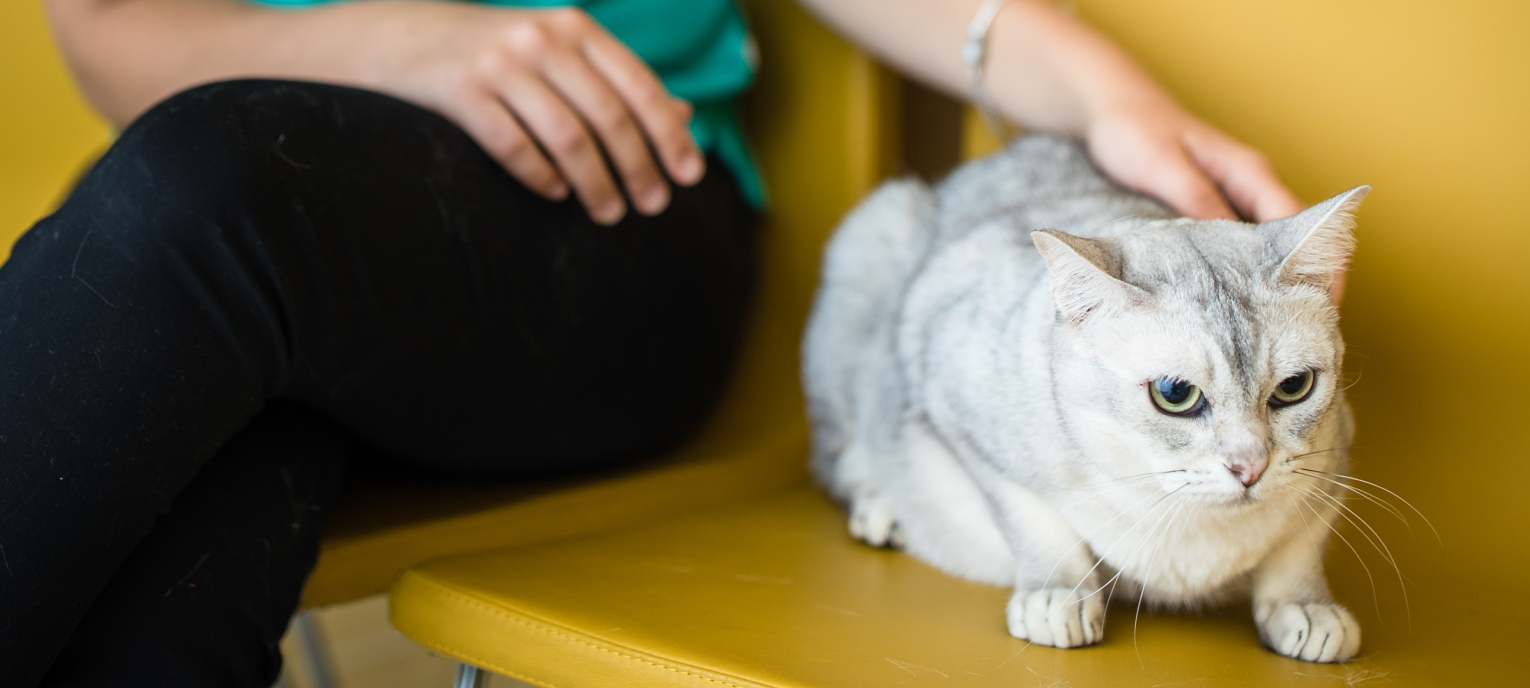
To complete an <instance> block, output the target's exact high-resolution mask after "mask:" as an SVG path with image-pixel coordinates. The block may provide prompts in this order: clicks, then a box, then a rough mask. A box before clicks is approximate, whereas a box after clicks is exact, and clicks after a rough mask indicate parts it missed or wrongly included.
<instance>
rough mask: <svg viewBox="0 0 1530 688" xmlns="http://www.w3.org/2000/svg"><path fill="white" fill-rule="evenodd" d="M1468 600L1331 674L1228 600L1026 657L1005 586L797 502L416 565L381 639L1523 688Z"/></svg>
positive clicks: (762, 665)
mask: <svg viewBox="0 0 1530 688" xmlns="http://www.w3.org/2000/svg"><path fill="white" fill-rule="evenodd" d="M1482 592H1483V591H1481V590H1466V589H1461V588H1447V589H1440V588H1433V587H1431V588H1430V589H1428V590H1427V591H1426V594H1427V597H1428V598H1427V600H1420V599H1415V600H1414V605H1413V615H1412V630H1411V632H1410V630H1409V625H1408V623H1406V622H1405V620H1404V619H1402V618H1395V619H1392V620H1390V621H1389V622H1388V623H1378V622H1376V620H1375V619H1374V618H1371V619H1367V618H1364V617H1363V616H1362V620H1361V623H1362V625H1363V626H1364V627H1365V647H1364V649H1363V651H1362V655H1361V658H1360V659H1359V660H1356V661H1355V662H1352V663H1350V664H1348V665H1342V666H1340V665H1316V664H1308V663H1305V662H1298V661H1295V660H1290V659H1286V658H1283V657H1280V656H1278V655H1276V654H1274V653H1272V652H1270V651H1268V650H1265V649H1264V648H1263V647H1261V646H1260V644H1259V637H1258V634H1257V632H1256V630H1255V627H1254V623H1253V620H1252V618H1251V616H1250V614H1249V612H1248V611H1247V607H1246V606H1245V605H1243V604H1237V605H1233V606H1232V607H1230V608H1228V609H1226V610H1220V611H1217V612H1213V613H1209V614H1206V615H1204V616H1201V617H1199V618H1197V617H1196V616H1191V615H1179V614H1174V613H1170V612H1161V611H1152V610H1147V609H1144V610H1143V611H1142V613H1141V616H1140V619H1139V618H1138V616H1137V614H1136V609H1135V600H1121V599H1117V600H1115V601H1114V602H1115V604H1114V606H1113V608H1112V609H1111V612H1110V616H1109V617H1108V621H1107V626H1106V640H1105V642H1104V643H1103V644H1101V645H1098V646H1095V647H1091V648H1085V649H1078V650H1056V649H1052V648H1047V647H1041V646H1028V643H1026V642H1024V641H1021V640H1016V639H1014V638H1012V637H1010V636H1009V634H1008V633H1007V632H1006V630H1005V625H1004V604H1005V601H1006V600H1007V598H1008V593H1009V591H1008V590H1006V589H1002V588H995V587H991V586H987V585H981V584H977V583H970V582H967V581H963V580H959V579H956V578H953V577H950V576H947V575H945V574H943V573H941V572H939V571H937V570H935V569H933V568H931V567H929V566H926V565H925V564H923V563H921V562H919V561H917V560H915V559H913V558H912V557H909V556H906V555H903V554H901V553H897V552H891V551H886V550H876V549H872V548H869V547H866V546H863V545H861V544H859V543H856V542H854V541H852V540H851V539H850V537H849V536H848V535H847V534H846V530H845V517H844V515H843V514H842V513H841V512H840V511H839V510H838V509H836V508H835V507H834V505H833V504H831V503H829V502H828V501H827V499H825V498H824V497H822V496H820V494H819V493H817V492H816V491H814V490H810V489H796V490H792V491H789V492H786V493H784V494H781V495H779V496H774V497H770V498H765V499H762V500H760V501H758V502H756V503H754V504H750V505H746V506H743V507H738V508H733V509H728V510H718V511H714V512H711V513H704V514H697V515H693V516H688V517H685V518H683V519H678V520H673V521H669V522H665V523H661V524H657V525H653V526H650V527H645V528H640V529H634V530H629V531H626V532H619V533H607V534H604V535H601V536H597V537H592V538H589V539H585V540H579V541H573V542H565V543H560V544H555V545H548V546H542V547H537V548H529V549H523V550H508V549H507V550H500V551H494V552H486V553H480V554H475V555H465V556H456V557H450V558H446V559H441V560H437V561H433V562H429V563H427V564H424V565H421V566H418V567H416V568H413V569H411V570H409V571H407V572H406V573H405V574H404V575H403V576H402V577H401V578H400V579H399V581H398V582H397V584H396V585H395V586H394V588H393V596H392V602H391V604H392V621H393V624H394V626H395V627H397V628H398V629H399V630H400V631H403V633H404V634H405V635H407V636H409V637H410V638H413V639H414V640H416V641H418V642H420V643H421V644H424V645H426V646H427V647H430V648H432V649H434V650H435V651H436V652H438V653H441V654H444V655H448V656H451V657H455V658H457V659H459V660H461V661H463V662H466V663H470V664H473V665H476V666H479V667H482V668H485V669H489V670H491V671H495V672H498V673H501V674H505V675H508V676H512V677H515V678H518V679H520V680H523V681H527V682H530V683H534V684H537V685H541V686H550V687H555V688H571V687H574V686H643V687H645V688H646V687H650V686H651V687H655V688H656V687H659V686H694V687H705V688H715V687H716V686H719V685H722V686H773V687H780V688H787V687H807V686H891V685H897V684H900V683H904V684H908V685H917V684H919V683H927V682H936V683H940V684H941V685H969V686H997V685H1005V686H1016V685H1019V686H1036V685H1057V686H1063V685H1073V686H1128V685H1130V686H1144V687H1146V686H1169V685H1176V684H1183V685H1187V686H1195V685H1203V686H1237V685H1258V686H1282V685H1291V686H1325V685H1345V684H1344V683H1343V682H1344V681H1350V682H1352V683H1368V682H1370V681H1375V682H1376V684H1377V685H1413V686H1418V685H1431V686H1506V685H1524V684H1523V683H1518V682H1519V681H1523V680H1525V679H1526V677H1527V676H1530V672H1527V668H1530V663H1527V661H1526V659H1525V657H1524V653H1523V650H1522V649H1521V647H1520V643H1521V639H1522V638H1523V637H1524V633H1523V631H1522V630H1519V627H1520V626H1521V625H1522V622H1523V619H1524V615H1523V613H1520V614H1517V615H1505V614H1502V613H1483V612H1484V611H1485V609H1484V604H1483V600H1482V599H1481V597H1480V595H1481V594H1482ZM1502 592H1503V593H1505V595H1504V596H1503V598H1502V599H1504V600H1510V599H1514V598H1513V597H1512V596H1511V595H1509V594H1508V593H1509V592H1510V591H1502ZM1507 604H1511V605H1512V606H1514V607H1515V608H1517V609H1518V610H1520V612H1523V611H1524V610H1525V609H1526V604H1525V603H1524V602H1522V601H1515V602H1512V603H1507ZM1516 617H1517V618H1516ZM1382 679H1386V680H1382Z"/></svg>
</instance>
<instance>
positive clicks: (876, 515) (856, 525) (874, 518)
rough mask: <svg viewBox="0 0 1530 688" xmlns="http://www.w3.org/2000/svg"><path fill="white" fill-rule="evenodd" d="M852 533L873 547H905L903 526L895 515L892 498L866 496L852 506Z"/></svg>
mask: <svg viewBox="0 0 1530 688" xmlns="http://www.w3.org/2000/svg"><path fill="white" fill-rule="evenodd" d="M850 535H851V536H853V537H855V539H857V540H860V541H861V542H864V543H866V544H868V545H871V546H872V547H897V548H902V547H903V527H902V526H900V525H898V521H897V519H896V518H894V517H893V506H892V500H890V499H887V498H886V497H881V496H875V495H873V496H866V497H862V498H860V499H857V500H855V504H853V505H852V506H851V507H850Z"/></svg>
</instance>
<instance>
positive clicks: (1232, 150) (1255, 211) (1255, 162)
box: [1184, 130, 1303, 222]
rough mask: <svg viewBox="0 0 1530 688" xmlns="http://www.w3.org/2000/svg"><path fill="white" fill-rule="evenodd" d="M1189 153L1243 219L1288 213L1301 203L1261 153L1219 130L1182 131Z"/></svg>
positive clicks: (1260, 219)
mask: <svg viewBox="0 0 1530 688" xmlns="http://www.w3.org/2000/svg"><path fill="white" fill-rule="evenodd" d="M1184 142H1185V149H1186V150H1187V151H1189V153H1190V157H1191V158H1192V159H1193V160H1194V161H1195V163H1196V165H1198V166H1199V167H1200V168H1201V169H1202V170H1205V172H1206V174H1208V175H1209V176H1210V177H1211V178H1212V180H1214V181H1215V182H1216V183H1217V184H1218V185H1219V186H1221V188H1222V192H1223V194H1224V195H1225V196H1226V197H1227V199H1228V200H1230V201H1232V204H1233V207H1234V208H1236V209H1237V211H1238V213H1239V214H1240V215H1242V216H1243V218H1244V219H1247V220H1251V221H1254V222H1265V221H1267V220H1275V219H1279V218H1282V217H1290V216H1291V215H1295V214H1296V213H1299V212H1301V211H1302V209H1303V206H1302V204H1301V202H1300V201H1298V200H1297V199H1296V196H1295V195H1293V194H1292V193H1291V192H1290V191H1289V190H1288V189H1286V187H1285V185H1284V184H1282V183H1281V182H1280V177H1279V176H1277V175H1276V174H1275V168H1274V167H1273V166H1272V165H1270V162H1269V160H1268V159H1267V158H1265V157H1264V154H1262V153H1260V152H1259V151H1257V150H1254V149H1252V148H1249V147H1248V146H1245V145H1243V144H1241V143H1238V142H1237V141H1235V140H1233V139H1231V138H1228V137H1226V136H1224V135H1221V134H1220V133H1219V132H1201V131H1195V130H1191V131H1188V132H1186V133H1185V137H1184Z"/></svg>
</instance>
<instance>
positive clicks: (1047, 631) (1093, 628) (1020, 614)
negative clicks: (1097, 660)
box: [1008, 588, 1105, 647]
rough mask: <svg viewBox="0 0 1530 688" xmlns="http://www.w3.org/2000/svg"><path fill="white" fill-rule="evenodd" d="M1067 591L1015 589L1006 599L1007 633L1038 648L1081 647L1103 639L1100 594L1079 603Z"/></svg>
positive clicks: (1066, 589) (1060, 589)
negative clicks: (1012, 594)
mask: <svg viewBox="0 0 1530 688" xmlns="http://www.w3.org/2000/svg"><path fill="white" fill-rule="evenodd" d="M1080 597H1081V595H1080V593H1079V592H1078V591H1075V590H1072V589H1069V588H1042V589H1040V590H1016V591H1015V595H1014V596H1013V597H1011V598H1009V609H1008V612H1009V634H1010V635H1012V636H1015V637H1016V638H1019V639H1021V640H1029V641H1031V642H1033V643H1035V644H1037V645H1049V646H1051V647H1083V646H1085V645H1093V644H1095V643H1098V642H1100V640H1101V639H1103V638H1104V637H1105V604H1104V603H1103V602H1101V601H1100V596H1099V595H1089V596H1088V597H1086V598H1084V599H1083V600H1082V601H1080V599H1079V598H1080Z"/></svg>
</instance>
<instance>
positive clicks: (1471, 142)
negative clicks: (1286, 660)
mask: <svg viewBox="0 0 1530 688" xmlns="http://www.w3.org/2000/svg"><path fill="white" fill-rule="evenodd" d="M1077 4H1078V5H1079V12H1080V14H1081V16H1083V17H1084V18H1086V19H1087V20H1089V21H1090V22H1091V23H1093V24H1094V25H1096V26H1098V27H1100V28H1102V29H1103V30H1104V31H1105V32H1106V33H1108V34H1110V35H1112V36H1114V37H1116V38H1117V39H1118V40H1119V41H1120V42H1121V43H1123V44H1125V45H1126V46H1127V47H1128V48H1129V49H1130V50H1131V51H1132V52H1133V53H1134V54H1136V55H1138V56H1139V57H1140V58H1141V59H1142V60H1143V62H1145V63H1146V64H1147V66H1148V67H1149V68H1150V69H1151V70H1152V71H1153V72H1154V73H1155V74H1156V75H1158V76H1159V77H1160V78H1161V79H1162V80H1163V82H1165V83H1166V84H1167V85H1168V86H1169V87H1170V88H1171V89H1172V90H1173V91H1175V92H1176V93H1178V94H1179V95H1180V96H1182V98H1183V99H1184V101H1185V102H1186V103H1187V104H1188V105H1189V106H1190V107H1191V108H1193V109H1194V110H1196V111H1197V112H1199V113H1201V114H1202V115H1204V116H1205V117H1207V118H1209V119H1210V120H1211V121H1212V122H1214V123H1216V124H1217V125H1219V126H1221V127H1223V128H1225V129H1226V130H1228V131H1229V132H1231V133H1233V134H1234V135H1236V136H1238V137H1240V138H1242V139H1243V140H1245V141H1248V142H1250V143H1252V144H1255V145H1257V146H1258V147H1260V148H1262V149H1263V150H1264V151H1266V152H1267V153H1268V154H1269V155H1270V157H1271V158H1272V159H1273V160H1274V162H1275V165H1276V166H1277V168H1278V169H1279V170H1280V172H1281V174H1282V175H1284V177H1285V179H1286V180H1287V181H1288V182H1289V183H1290V184H1291V186H1292V187H1293V188H1294V189H1295V190H1296V192H1297V193H1298V195H1300V196H1302V197H1303V198H1305V199H1306V200H1308V201H1316V200H1320V199H1322V198H1324V197H1326V196H1328V195H1330V194H1332V193H1335V192H1337V191H1340V190H1343V189H1346V188H1349V187H1352V186H1355V185H1357V184H1371V185H1374V186H1375V191H1374V192H1373V193H1372V194H1371V195H1370V196H1369V197H1367V198H1366V200H1365V204H1364V207H1363V208H1362V210H1361V213H1360V226H1359V239H1360V248H1359V253H1358V256H1357V259H1356V261H1355V265H1354V271H1353V273H1352V276H1351V282H1350V285H1351V286H1350V291H1349V297H1348V300H1347V302H1346V303H1345V305H1344V331H1345V335H1346V338H1347V341H1348V344H1349V351H1350V355H1349V357H1348V361H1347V363H1346V365H1347V366H1348V370H1347V373H1348V376H1349V377H1350V378H1351V379H1352V380H1357V382H1356V383H1355V385H1354V387H1353V388H1352V389H1351V390H1350V393H1351V394H1352V395H1353V396H1352V399H1353V402H1354V404H1355V406H1356V411H1357V414H1358V420H1359V437H1358V440H1357V443H1356V450H1355V453H1354V455H1355V458H1356V466H1355V469H1354V470H1355V472H1357V473H1358V474H1360V475H1361V476H1363V477H1365V478H1366V479H1369V480H1373V481H1375V482H1378V483H1381V484H1383V485H1386V486H1388V487H1390V488H1392V489H1393V490H1395V491H1397V492H1398V493H1400V494H1401V495H1402V496H1404V497H1406V498H1408V499H1409V500H1410V501H1412V502H1413V503H1414V504H1415V505H1417V506H1418V507H1419V508H1420V509H1422V510H1423V511H1424V513H1425V514H1427V515H1428V516H1429V517H1430V518H1431V519H1432V520H1433V521H1434V523H1435V524H1436V525H1437V526H1438V527H1439V530H1440V533H1441V535H1442V536H1443V538H1444V541H1445V544H1444V549H1443V551H1442V550H1441V549H1440V548H1439V547H1438V546H1437V545H1435V544H1434V542H1433V539H1432V537H1431V536H1430V535H1429V533H1428V530H1427V529H1423V531H1422V532H1421V533H1420V535H1419V537H1418V539H1417V541H1416V542H1414V541H1410V540H1409V539H1408V537H1407V535H1406V533H1405V532H1404V531H1403V530H1402V529H1401V528H1399V527H1385V526H1384V525H1383V524H1382V523H1381V519H1383V518H1385V515H1384V514H1383V513H1382V512H1380V511H1379V510H1377V509H1363V510H1362V513H1363V514H1365V515H1366V517H1367V518H1368V519H1369V520H1371V521H1372V522H1374V523H1376V524H1377V526H1378V527H1380V528H1381V532H1382V534H1383V535H1385V536H1387V540H1388V541H1389V542H1390V543H1391V544H1392V546H1393V551H1394V552H1395V553H1396V554H1397V557H1398V560H1399V563H1400V564H1401V566H1402V568H1403V571H1404V573H1406V574H1408V575H1409V576H1410V578H1411V579H1412V582H1413V584H1414V585H1413V587H1412V588H1411V590H1410V591H1411V592H1413V593H1414V594H1415V595H1417V594H1419V593H1420V592H1422V593H1423V594H1424V595H1425V596H1427V594H1428V590H1429V589H1430V588H1436V587H1437V586H1448V585H1450V584H1451V581H1460V582H1462V583H1464V584H1467V585H1474V586H1476V585H1483V584H1488V585H1492V586H1494V587H1497V586H1499V585H1501V586H1504V587H1505V588H1507V586H1510V585H1512V584H1514V582H1515V581H1516V580H1518V579H1520V578H1522V576H1523V572H1524V571H1525V569H1526V564H1527V563H1530V547H1526V546H1525V544H1524V533H1525V532H1526V528H1527V526H1530V497H1527V488H1526V484H1527V481H1530V451H1527V449H1530V440H1527V433H1526V431H1525V427H1526V426H1524V425H1521V423H1525V422H1526V418H1530V393H1527V392H1530V390H1527V386H1530V379H1527V378H1530V376H1527V374H1526V366H1525V363H1524V361H1525V357H1526V355H1527V354H1530V346H1527V343H1530V342H1527V340H1530V337H1527V335H1530V327H1527V326H1530V278H1527V275H1530V272H1527V270H1526V266H1525V261H1526V260H1527V259H1530V211H1527V209H1526V207H1525V199H1526V186H1527V184H1530V3H1525V2H1521V1H1516V0H1470V1H1462V2H1428V1H1423V0H1414V1H1399V0H1281V1H1280V2H1229V1H1227V0H1154V1H1153V2H1141V1H1140V0H1079V2H1078V3H1077ZM1394 501H1395V500H1394ZM1346 532H1347V533H1349V536H1350V538H1351V539H1352V540H1353V541H1354V542H1355V543H1356V545H1357V547H1358V548H1360V549H1362V551H1364V550H1367V549H1369V546H1368V545H1367V544H1366V543H1365V541H1364V540H1363V539H1361V538H1359V537H1358V536H1357V535H1356V534H1355V533H1354V529H1352V528H1351V529H1348V530H1347V531H1346ZM1331 558H1332V560H1333V562H1334V563H1333V566H1334V567H1336V568H1337V569H1338V570H1339V573H1340V578H1341V580H1340V582H1339V588H1340V589H1341V592H1343V591H1347V593H1348V594H1345V595H1344V597H1345V598H1346V601H1349V602H1351V603H1354V604H1356V605H1357V606H1361V607H1364V606H1366V605H1368V604H1369V602H1370V600H1369V597H1370V594H1369V587H1368V584H1367V583H1365V581H1364V573H1363V571H1361V570H1359V567H1358V566H1356V565H1355V562H1354V557H1353V555H1351V554H1350V553H1349V552H1348V551H1347V550H1346V549H1344V548H1343V546H1342V545H1338V546H1337V547H1336V549H1335V550H1334V552H1333V553H1332V555H1331ZM1367 558H1368V559H1369V561H1370V565H1371V569H1372V571H1373V572H1375V573H1376V575H1377V585H1378V587H1380V588H1381V604H1382V605H1383V607H1384V608H1388V609H1396V608H1398V607H1400V606H1401V599H1400V595H1399V594H1398V593H1397V584H1396V579H1395V576H1394V575H1393V573H1392V571H1391V568H1390V566H1388V565H1387V564H1386V563H1385V562H1384V561H1383V560H1382V559H1381V557H1379V556H1377V555H1376V554H1375V552H1370V553H1369V555H1368V557H1367ZM1383 576H1387V577H1392V580H1391V582H1390V584H1389V583H1388V581H1387V580H1385V579H1384V577H1383ZM1414 604H1415V607H1416V606H1417V605H1418V604H1419V598H1418V597H1415V599H1414ZM1426 604H1427V603H1426ZM1417 612H1418V610H1417V608H1415V615H1417ZM1370 616H1371V615H1370V613H1369V611H1368V610H1367V611H1366V612H1365V613H1364V614H1363V615H1362V617H1361V618H1362V619H1363V618H1367V617H1370ZM1394 618H1395V616H1394ZM1369 632H1370V630H1369V629H1368V630H1367V633H1369ZM1414 632H1415V633H1418V632H1420V630H1419V629H1415V631H1414Z"/></svg>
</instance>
